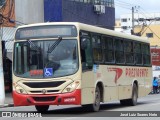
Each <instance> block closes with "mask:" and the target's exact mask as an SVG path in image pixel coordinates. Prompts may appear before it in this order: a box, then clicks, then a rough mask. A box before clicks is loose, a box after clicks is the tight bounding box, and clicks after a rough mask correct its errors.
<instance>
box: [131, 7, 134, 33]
mask: <svg viewBox="0 0 160 120" xmlns="http://www.w3.org/2000/svg"><path fill="white" fill-rule="evenodd" d="M131 33H132V34H133V35H134V7H132V32H131Z"/></svg>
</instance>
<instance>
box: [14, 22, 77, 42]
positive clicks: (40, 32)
mask: <svg viewBox="0 0 160 120" xmlns="http://www.w3.org/2000/svg"><path fill="white" fill-rule="evenodd" d="M58 36H61V37H76V36H77V30H76V27H75V26H73V25H55V26H54V25H52V26H51V25H50V26H49V25H46V26H34V27H26V28H19V29H18V30H17V31H16V35H15V39H16V40H24V39H38V38H52V37H58Z"/></svg>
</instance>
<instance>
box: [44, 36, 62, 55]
mask: <svg viewBox="0 0 160 120" xmlns="http://www.w3.org/2000/svg"><path fill="white" fill-rule="evenodd" d="M61 41H62V37H58V40H56V41H55V43H53V44H52V46H51V47H49V48H48V51H47V53H51V52H52V51H53V50H54V49H55V48H56V47H57V45H59V43H60V42H61Z"/></svg>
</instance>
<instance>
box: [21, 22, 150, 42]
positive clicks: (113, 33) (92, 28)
mask: <svg viewBox="0 0 160 120" xmlns="http://www.w3.org/2000/svg"><path fill="white" fill-rule="evenodd" d="M44 25H75V26H76V27H77V28H78V29H80V30H84V31H89V32H94V33H100V34H104V35H108V36H115V37H118V38H125V39H131V40H135V41H141V42H146V43H149V40H148V39H147V37H139V36H135V35H129V34H125V33H121V32H117V31H114V30H109V29H107V28H101V27H97V26H93V25H88V24H84V23H79V22H47V23H35V24H29V25H23V26H19V27H18V28H23V27H33V26H44Z"/></svg>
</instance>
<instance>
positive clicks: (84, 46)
mask: <svg viewBox="0 0 160 120" xmlns="http://www.w3.org/2000/svg"><path fill="white" fill-rule="evenodd" d="M87 45H88V38H86V37H82V38H81V49H82V50H85V49H87Z"/></svg>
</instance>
